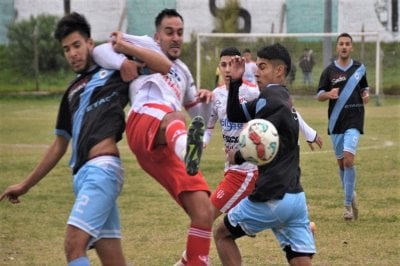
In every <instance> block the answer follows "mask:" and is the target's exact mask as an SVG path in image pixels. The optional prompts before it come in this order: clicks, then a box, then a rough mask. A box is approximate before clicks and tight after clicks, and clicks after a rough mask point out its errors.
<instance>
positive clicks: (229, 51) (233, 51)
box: [219, 46, 241, 58]
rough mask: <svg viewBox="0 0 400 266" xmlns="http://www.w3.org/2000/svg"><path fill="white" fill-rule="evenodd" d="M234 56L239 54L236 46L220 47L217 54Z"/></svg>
mask: <svg viewBox="0 0 400 266" xmlns="http://www.w3.org/2000/svg"><path fill="white" fill-rule="evenodd" d="M227 55H228V56H234V55H238V56H241V54H240V51H239V49H238V48H236V47H233V46H231V47H225V48H223V49H222V51H221V53H220V54H219V57H220V58H221V57H223V56H227Z"/></svg>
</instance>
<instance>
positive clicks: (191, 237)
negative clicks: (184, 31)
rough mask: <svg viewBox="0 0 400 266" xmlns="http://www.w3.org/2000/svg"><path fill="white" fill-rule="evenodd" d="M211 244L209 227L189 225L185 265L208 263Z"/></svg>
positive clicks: (198, 265) (202, 265) (194, 265)
mask: <svg viewBox="0 0 400 266" xmlns="http://www.w3.org/2000/svg"><path fill="white" fill-rule="evenodd" d="M210 245H211V228H207V229H205V228H200V227H198V226H195V225H191V227H190V229H189V233H188V239H187V243H186V256H187V265H189V266H207V265H209V264H210V262H209V257H208V253H209V252H210Z"/></svg>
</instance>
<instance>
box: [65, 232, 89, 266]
mask: <svg viewBox="0 0 400 266" xmlns="http://www.w3.org/2000/svg"><path fill="white" fill-rule="evenodd" d="M89 237H90V236H89V235H88V234H87V233H85V232H84V231H82V230H78V229H75V228H73V227H71V226H69V227H68V229H67V234H66V237H65V241H64V250H65V255H66V257H67V259H68V260H73V259H75V258H79V257H82V256H85V255H86V247H87V243H88V241H89Z"/></svg>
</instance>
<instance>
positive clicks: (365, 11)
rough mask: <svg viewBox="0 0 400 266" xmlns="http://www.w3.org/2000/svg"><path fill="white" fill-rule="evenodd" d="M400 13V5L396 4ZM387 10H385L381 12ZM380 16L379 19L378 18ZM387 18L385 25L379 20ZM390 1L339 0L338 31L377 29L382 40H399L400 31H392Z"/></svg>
mask: <svg viewBox="0 0 400 266" xmlns="http://www.w3.org/2000/svg"><path fill="white" fill-rule="evenodd" d="M398 8H399V11H398V14H399V15H400V5H399V6H398ZM384 10H387V13H386V15H385V12H382V11H384ZM379 18H380V19H379ZM385 18H386V19H387V24H386V26H385V25H383V23H382V22H381V21H383V20H384V19H385ZM391 19H392V18H391V1H389V0H357V1H355V0H353V1H349V0H340V1H339V10H338V20H339V21H338V31H339V32H360V31H361V28H362V26H363V25H364V31H377V32H379V33H380V35H381V38H382V40H383V41H394V40H397V41H400V32H395V33H393V32H392V30H391V29H392V21H391Z"/></svg>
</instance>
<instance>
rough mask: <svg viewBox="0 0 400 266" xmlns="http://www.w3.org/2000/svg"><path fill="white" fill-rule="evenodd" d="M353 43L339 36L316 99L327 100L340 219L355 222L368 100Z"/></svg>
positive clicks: (343, 34)
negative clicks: (340, 193) (358, 165)
mask: <svg viewBox="0 0 400 266" xmlns="http://www.w3.org/2000/svg"><path fill="white" fill-rule="evenodd" d="M352 51H353V39H352V37H351V36H350V35H349V34H348V33H342V34H340V35H339V36H338V37H337V40H336V52H337V55H338V57H337V59H336V60H335V61H334V62H332V63H331V64H330V65H329V66H328V67H327V68H326V69H325V70H324V71H323V72H322V74H321V77H320V81H319V85H318V92H317V99H318V100H319V101H326V100H329V108H328V119H329V124H328V134H329V135H330V137H331V141H332V145H333V149H334V152H335V156H336V159H337V163H338V166H339V176H340V180H341V184H342V187H343V190H344V213H343V218H344V219H345V220H346V221H351V220H353V219H357V218H358V206H357V200H356V192H355V184H356V170H355V166H354V164H355V163H354V161H355V155H356V151H357V147H358V141H359V140H360V134H363V133H364V130H363V127H364V105H365V104H367V103H368V100H369V93H368V91H369V88H368V82H367V78H366V72H365V66H364V65H363V64H361V63H360V62H357V61H355V60H353V59H352V58H351V53H352Z"/></svg>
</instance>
